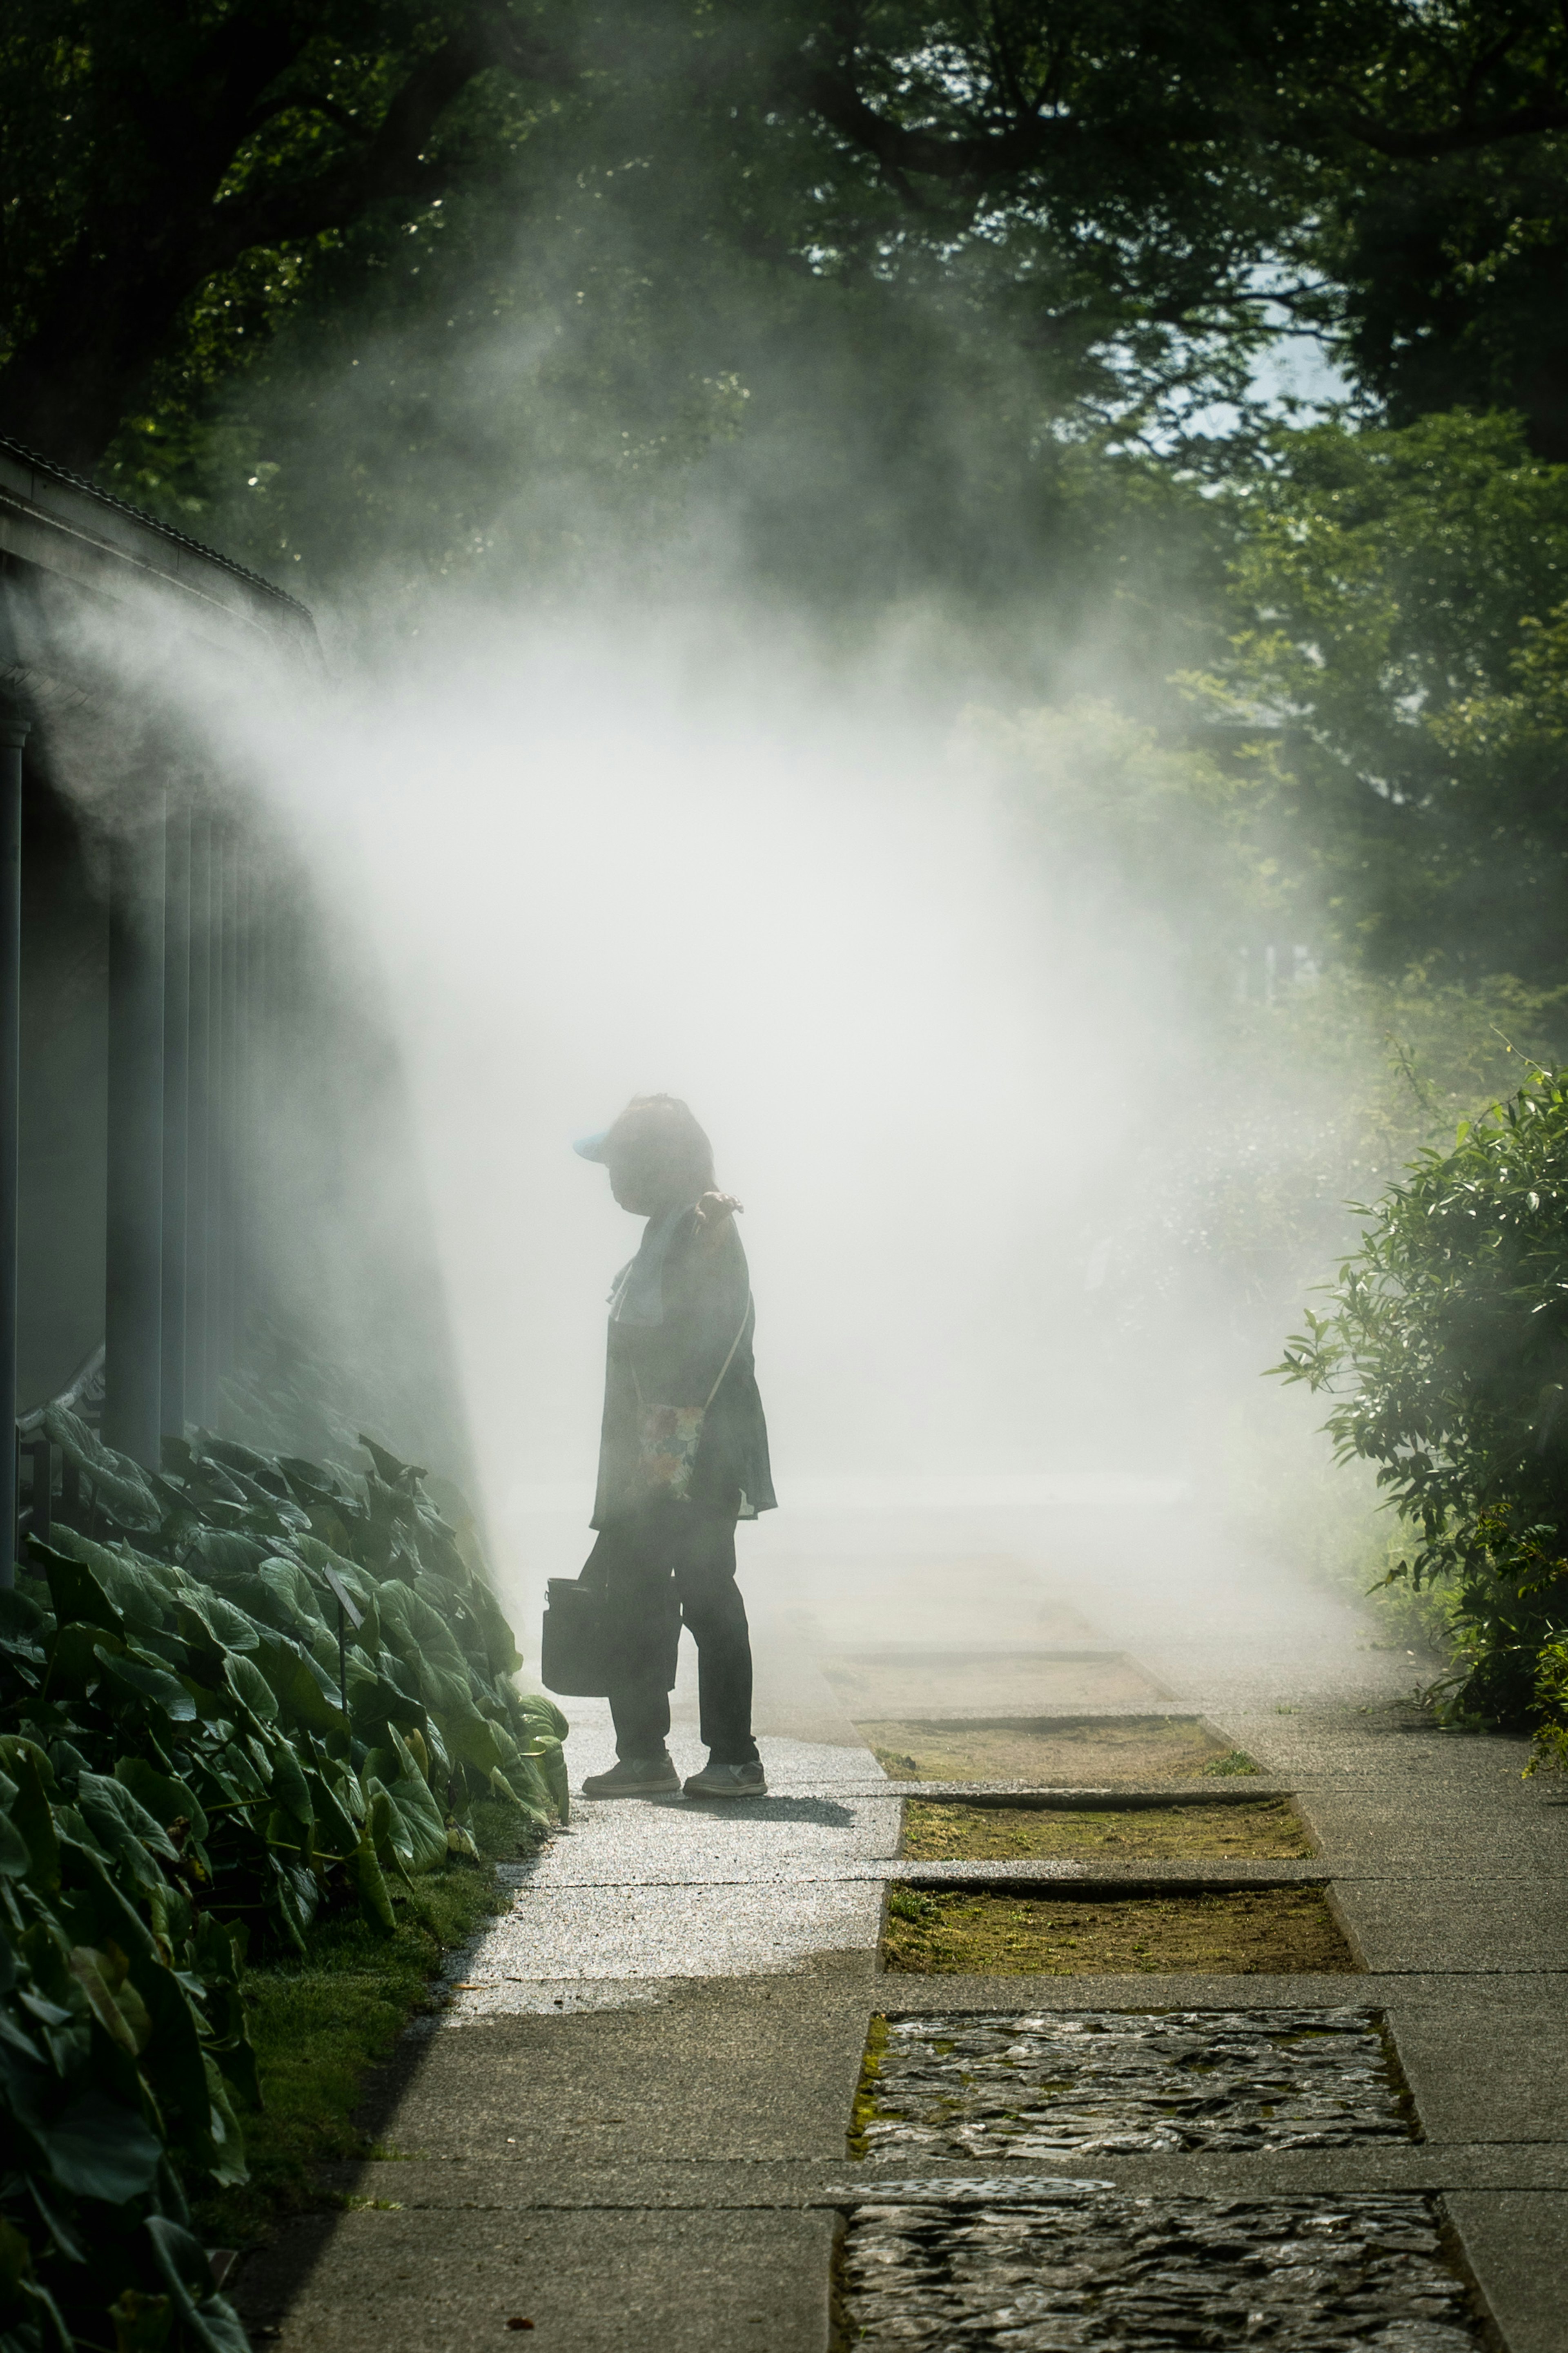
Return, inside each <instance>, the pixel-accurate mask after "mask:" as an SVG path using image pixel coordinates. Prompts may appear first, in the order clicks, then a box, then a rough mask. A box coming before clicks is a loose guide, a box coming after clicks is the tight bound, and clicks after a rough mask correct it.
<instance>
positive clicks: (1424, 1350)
mask: <svg viewBox="0 0 1568 2353" xmlns="http://www.w3.org/2000/svg"><path fill="white" fill-rule="evenodd" d="M1367 1214H1369V1215H1370V1216H1371V1218H1372V1223H1371V1225H1370V1227H1369V1228H1368V1229H1366V1231H1365V1233H1364V1234H1363V1240H1362V1246H1361V1249H1360V1250H1359V1251H1358V1252H1357V1253H1356V1254H1355V1256H1354V1257H1352V1258H1351V1259H1350V1260H1348V1261H1346V1262H1345V1264H1344V1265H1343V1266H1342V1268H1341V1270H1340V1278H1339V1282H1338V1284H1337V1286H1336V1288H1335V1290H1334V1293H1333V1305H1332V1309H1331V1313H1329V1314H1325V1315H1318V1314H1312V1313H1310V1312H1309V1314H1308V1315H1307V1319H1306V1322H1307V1329H1306V1331H1305V1333H1304V1334H1301V1335H1298V1336H1297V1337H1295V1338H1294V1339H1293V1340H1292V1341H1291V1343H1290V1345H1289V1348H1288V1349H1287V1351H1286V1356H1285V1361H1284V1363H1283V1364H1282V1365H1280V1366H1278V1367H1276V1369H1277V1370H1278V1371H1279V1372H1280V1373H1281V1374H1283V1375H1284V1376H1285V1377H1286V1378H1288V1379H1290V1380H1300V1381H1305V1382H1306V1383H1307V1384H1308V1385H1309V1386H1310V1388H1312V1389H1314V1390H1318V1391H1321V1392H1323V1393H1324V1394H1326V1395H1328V1396H1329V1397H1331V1398H1332V1399H1333V1401H1334V1402H1333V1405H1332V1409H1331V1413H1330V1415H1329V1419H1328V1421H1327V1424H1326V1428H1327V1429H1328V1430H1329V1432H1330V1434H1331V1437H1332V1439H1333V1440H1334V1444H1335V1449H1336V1452H1337V1454H1338V1457H1339V1459H1340V1460H1341V1461H1351V1460H1352V1459H1355V1458H1361V1459H1363V1460H1365V1461H1369V1462H1371V1463H1373V1465H1375V1467H1376V1477H1377V1483H1378V1485H1379V1487H1380V1488H1381V1489H1382V1490H1383V1491H1384V1494H1385V1495H1386V1496H1387V1498H1388V1499H1389V1500H1390V1501H1391V1502H1392V1503H1393V1504H1394V1505H1395V1506H1396V1507H1397V1509H1398V1512H1399V1515H1400V1520H1401V1524H1402V1527H1403V1531H1404V1533H1405V1537H1406V1539H1407V1541H1406V1543H1405V1546H1403V1547H1402V1548H1401V1555H1400V1557H1398V1558H1396V1559H1395V1560H1394V1562H1393V1564H1392V1566H1391V1567H1390V1570H1389V1580H1390V1581H1391V1582H1393V1581H1395V1580H1401V1579H1404V1580H1407V1581H1408V1584H1409V1585H1410V1587H1411V1588H1414V1589H1415V1591H1416V1592H1420V1591H1421V1590H1422V1589H1423V1588H1430V1587H1432V1586H1433V1585H1434V1584H1440V1585H1441V1586H1442V1587H1443V1588H1444V1589H1445V1599H1446V1603H1447V1610H1446V1615H1447V1625H1448V1629H1449V1633H1450V1637H1451V1639H1452V1641H1453V1642H1454V1644H1455V1646H1456V1651H1457V1656H1458V1667H1457V1669H1456V1672H1455V1673H1454V1674H1453V1675H1452V1677H1451V1678H1450V1679H1449V1680H1448V1682H1447V1684H1446V1685H1444V1686H1441V1687H1439V1690H1438V1692H1437V1693H1436V1694H1435V1698H1436V1704H1437V1705H1438V1707H1439V1712H1440V1713H1441V1714H1442V1715H1443V1716H1444V1718H1445V1720H1447V1721H1449V1722H1454V1723H1463V1722H1472V1723H1492V1724H1496V1723H1500V1724H1534V1725H1536V1726H1537V1727H1538V1728H1539V1730H1540V1732H1541V1734H1542V1739H1541V1741H1540V1743H1539V1746H1540V1751H1541V1753H1542V1755H1543V1756H1544V1755H1549V1754H1551V1753H1552V1751H1553V1750H1554V1749H1555V1748H1557V1747H1558V1746H1561V1744H1560V1743H1558V1742H1557V1741H1556V1740H1555V1738H1554V1736H1553V1735H1552V1727H1553V1726H1556V1727H1558V1728H1559V1729H1562V1728H1563V1727H1564V1726H1568V1672H1564V1670H1565V1667H1568V1652H1565V1651H1564V1648H1563V1644H1564V1640H1565V1638H1568V1078H1564V1077H1563V1076H1560V1075H1559V1074H1557V1073H1556V1072H1554V1071H1545V1070H1539V1071H1536V1072H1535V1074H1534V1075H1533V1076H1532V1078H1531V1081H1530V1082H1529V1084H1527V1085H1526V1086H1524V1087H1522V1088H1521V1090H1520V1091H1519V1092H1518V1093H1517V1094H1516V1095H1514V1096H1513V1097H1512V1098H1511V1099H1510V1101H1509V1102H1507V1103H1500V1104H1498V1105H1496V1106H1495V1107H1494V1108H1493V1109H1492V1110H1491V1111H1489V1112H1488V1113H1486V1114H1485V1115H1484V1116H1483V1117H1481V1118H1479V1119H1477V1120H1475V1121H1474V1122H1470V1123H1467V1124H1464V1125H1462V1126H1461V1127H1460V1129H1459V1132H1458V1139H1457V1141H1456V1143H1455V1145H1454V1146H1453V1149H1452V1150H1451V1151H1448V1152H1436V1151H1428V1152H1426V1153H1424V1154H1423V1155H1421V1156H1420V1158H1419V1159H1418V1160H1417V1161H1415V1164H1414V1165H1413V1166H1412V1167H1411V1168H1410V1170H1409V1171H1408V1173H1407V1175H1406V1176H1405V1179H1404V1181H1403V1182H1402V1183H1400V1184H1397V1185H1394V1186H1393V1187H1391V1188H1390V1189H1389V1191H1388V1192H1386V1193H1385V1194H1384V1197H1383V1198H1382V1200H1381V1201H1380V1202H1378V1203H1377V1205H1376V1206H1375V1208H1373V1210H1371V1211H1370V1212H1368V1213H1367Z"/></svg>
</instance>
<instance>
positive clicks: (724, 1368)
mask: <svg viewBox="0 0 1568 2353" xmlns="http://www.w3.org/2000/svg"><path fill="white" fill-rule="evenodd" d="M751 1320H752V1294H751V1293H750V1292H749V1291H748V1292H747V1293H746V1306H745V1312H744V1314H742V1317H741V1328H740V1330H739V1331H738V1332H737V1333H736V1335H735V1336H734V1338H733V1339H732V1340H731V1343H730V1353H729V1355H728V1356H726V1357H725V1359H724V1361H723V1363H722V1364H721V1366H720V1367H719V1380H717V1381H715V1382H714V1384H713V1386H712V1388H710V1390H709V1392H708V1395H707V1396H706V1397H705V1398H704V1399H703V1401H702V1410H703V1412H704V1413H706V1412H707V1410H708V1409H709V1407H710V1405H711V1404H712V1402H713V1400H714V1398H716V1397H717V1396H718V1394H719V1382H720V1381H721V1380H722V1379H723V1377H724V1376H725V1374H726V1373H727V1372H728V1371H729V1369H730V1367H731V1365H732V1364H733V1363H734V1361H735V1351H736V1349H737V1348H738V1347H739V1346H740V1345H741V1343H742V1340H743V1339H744V1338H745V1336H746V1326H747V1324H749V1323H750V1322H751ZM632 1387H633V1388H634V1389H636V1391H637V1403H638V1405H641V1404H643V1403H644V1401H645V1400H644V1398H643V1393H642V1383H641V1381H639V1380H638V1378H637V1366H635V1365H634V1366H632Z"/></svg>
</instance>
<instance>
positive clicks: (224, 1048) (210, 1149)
mask: <svg viewBox="0 0 1568 2353" xmlns="http://www.w3.org/2000/svg"><path fill="white" fill-rule="evenodd" d="M235 860H236V844H235V838H234V829H233V828H232V826H230V825H228V824H225V825H224V826H223V827H222V828H218V827H216V826H215V827H214V829H213V851H212V866H211V891H210V901H209V903H210V905H211V909H212V960H211V965H210V974H211V977H210V981H209V984H208V985H209V987H210V990H211V996H210V998H209V1009H208V1014H207V1105H208V1120H207V1136H208V1143H207V1153H208V1161H207V1201H208V1214H207V1419H209V1421H211V1423H212V1424H213V1426H214V1428H215V1429H216V1428H217V1426H218V1425H219V1423H220V1422H221V1421H222V1419H223V1413H222V1388H221V1384H222V1382H223V1379H224V1376H225V1375H226V1373H227V1372H228V1370H229V1369H230V1366H231V1364H232V1362H233V1355H232V1347H233V1324H234V1134H233V1130H234V983H235V948H234V930H235V921H234V919H235V905H234V897H235Z"/></svg>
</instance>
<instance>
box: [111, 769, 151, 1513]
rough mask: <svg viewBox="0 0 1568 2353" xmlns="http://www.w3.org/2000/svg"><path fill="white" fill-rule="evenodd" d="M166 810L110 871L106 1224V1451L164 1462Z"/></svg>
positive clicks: (128, 839)
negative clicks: (161, 1436)
mask: <svg viewBox="0 0 1568 2353" xmlns="http://www.w3.org/2000/svg"><path fill="white" fill-rule="evenodd" d="M163 855H164V852H163V804H162V797H161V796H160V797H159V804H158V809H157V815H156V818H155V820H154V821H153V822H152V823H151V824H142V825H141V826H139V827H138V828H136V830H135V831H134V832H132V833H131V834H122V835H121V836H119V837H118V838H117V839H115V841H114V842H113V843H112V845H111V847H110V870H109V1217H108V1232H107V1236H106V1240H107V1245H108V1247H107V1252H106V1268H105V1274H106V1279H105V1295H104V1318H103V1322H104V1397H103V1436H104V1440H105V1443H106V1444H108V1445H110V1446H113V1447H118V1449H119V1450H120V1451H121V1453H122V1454H129V1455H131V1456H132V1459H133V1460H134V1461H138V1462H141V1463H142V1464H144V1465H145V1466H146V1467H147V1468H148V1469H149V1470H156V1469H157V1467H158V1460H159V1448H158V1437H159V1430H158V1421H159V1408H160V1402H161V1399H160V1390H161V1387H162V1379H163V1346H162V1331H163Z"/></svg>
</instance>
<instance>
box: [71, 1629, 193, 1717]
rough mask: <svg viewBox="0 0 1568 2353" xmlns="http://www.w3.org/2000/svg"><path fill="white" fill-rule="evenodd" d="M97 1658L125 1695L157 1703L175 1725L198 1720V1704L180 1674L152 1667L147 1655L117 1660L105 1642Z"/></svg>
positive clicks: (97, 1653)
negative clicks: (196, 1718)
mask: <svg viewBox="0 0 1568 2353" xmlns="http://www.w3.org/2000/svg"><path fill="white" fill-rule="evenodd" d="M93 1656H94V1657H95V1658H96V1659H97V1661H98V1663H99V1666H100V1669H101V1670H102V1672H103V1673H104V1675H105V1676H106V1677H107V1679H108V1680H109V1682H110V1683H115V1684H118V1685H120V1686H121V1691H122V1694H129V1696H130V1697H131V1698H132V1699H138V1700H142V1701H146V1700H151V1701H153V1704H155V1705H156V1706H158V1707H161V1708H162V1709H163V1712H164V1714H165V1715H168V1716H169V1717H170V1718H171V1719H172V1721H173V1722H174V1723H175V1724H190V1723H193V1722H194V1721H195V1713H196V1704H195V1700H194V1699H193V1698H192V1697H191V1694H190V1693H189V1692H188V1691H187V1690H186V1689H185V1686H184V1683H182V1682H181V1681H180V1678H179V1677H178V1675H172V1674H171V1673H170V1672H169V1670H168V1669H167V1667H163V1666H155V1665H153V1664H152V1663H151V1662H150V1661H149V1660H148V1659H147V1658H146V1656H145V1655H142V1657H139V1658H116V1657H115V1656H114V1654H113V1652H112V1651H109V1650H107V1649H106V1648H105V1647H104V1645H103V1644H102V1643H101V1642H100V1643H99V1645H98V1646H97V1648H96V1650H95V1651H94V1652H93Z"/></svg>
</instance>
